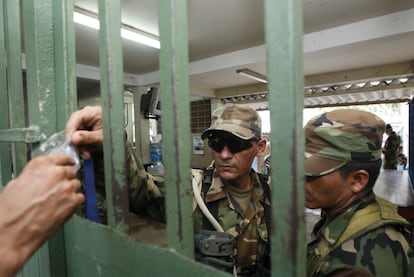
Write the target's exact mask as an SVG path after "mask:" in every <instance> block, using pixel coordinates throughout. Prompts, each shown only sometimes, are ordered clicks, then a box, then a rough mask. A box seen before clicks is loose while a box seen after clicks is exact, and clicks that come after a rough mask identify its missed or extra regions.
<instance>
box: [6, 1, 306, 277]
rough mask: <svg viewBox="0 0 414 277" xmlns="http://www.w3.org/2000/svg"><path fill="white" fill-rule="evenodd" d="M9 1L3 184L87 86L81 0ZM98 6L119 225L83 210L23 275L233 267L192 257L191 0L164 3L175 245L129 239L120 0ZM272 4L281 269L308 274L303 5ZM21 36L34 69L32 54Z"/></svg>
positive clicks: (112, 192)
mask: <svg viewBox="0 0 414 277" xmlns="http://www.w3.org/2000/svg"><path fill="white" fill-rule="evenodd" d="M0 4H1V5H0V18H2V20H0V59H1V60H0V72H1V74H0V97H1V99H7V101H0V114H1V116H0V180H1V185H2V186H4V185H5V184H6V183H7V182H8V181H9V180H10V179H12V178H13V177H14V175H13V174H18V173H19V172H20V171H21V170H22V168H23V166H24V164H25V163H26V159H27V151H30V149H32V148H33V147H35V146H36V145H37V143H39V142H40V141H41V140H43V139H44V138H46V137H48V136H50V135H51V134H53V133H55V132H57V131H59V130H62V129H64V126H65V122H66V120H67V118H68V116H69V115H70V113H71V112H72V111H74V110H76V109H77V93H76V73H75V70H76V62H75V36H74V23H73V20H72V18H73V9H74V2H73V0H66V1H54V0H23V1H22V6H20V3H19V1H15V0H0ZM98 4H99V19H100V47H99V53H100V61H101V62H100V63H101V66H100V70H101V96H102V98H103V111H104V113H103V119H104V136H105V138H106V139H105V142H104V156H105V174H106V175H105V179H106V180H107V182H106V184H105V185H106V191H107V195H106V198H107V201H108V203H107V204H108V226H104V225H100V224H96V223H94V222H91V221H88V220H86V219H84V218H82V217H80V216H78V215H74V216H73V217H72V218H71V220H69V221H68V222H67V223H66V224H65V226H64V228H62V229H61V230H60V231H59V232H58V233H57V234H56V235H55V236H54V237H53V238H52V239H51V240H49V241H48V242H47V243H46V244H45V245H44V246H42V248H41V249H40V250H39V251H37V252H36V254H35V255H34V256H33V257H32V258H31V259H30V261H29V262H28V263H27V264H26V265H25V267H24V269H23V270H22V271H21V272H20V273H19V276H23V277H24V276H42V277H44V276H76V277H78V276H111V277H112V276H136V275H138V274H139V275H143V276H147V275H150V276H165V275H171V276H178V275H182V274H183V273H184V274H186V275H187V274H189V275H195V274H197V275H200V276H229V274H226V273H224V272H221V271H217V270H215V269H214V268H211V267H208V266H205V265H203V264H200V263H197V262H195V261H194V257H193V256H194V254H193V249H194V243H193V231H192V217H191V198H192V193H191V186H190V184H191V176H190V171H189V168H190V155H191V149H190V148H189V147H188V145H191V143H190V129H189V126H190V122H189V111H190V108H189V102H190V100H189V99H190V98H189V95H190V93H189V79H188V72H189V71H188V62H189V57H188V34H187V29H188V22H187V1H186V0H159V1H158V7H159V18H160V21H159V26H160V27H159V29H160V38H161V50H160V51H161V52H160V76H161V88H162V89H161V91H162V95H161V103H162V110H163V120H162V130H163V137H164V141H168V142H169V144H168V146H167V145H164V149H165V153H164V156H165V161H166V164H168V166H166V172H165V179H166V180H165V182H166V188H167V191H166V193H167V202H166V205H167V211H168V214H167V241H168V247H167V248H158V247H156V246H152V245H146V244H142V243H138V242H136V241H135V240H133V239H132V238H131V237H129V236H128V229H129V223H128V188H127V185H126V178H125V159H124V143H123V130H122V129H121V128H122V126H124V124H123V120H124V118H123V93H122V92H123V83H122V80H123V72H122V47H121V37H120V27H121V25H120V18H121V16H120V1H119V0H118V1H115V0H111V1H109V0H99V3H98ZM264 7H265V8H264V9H265V18H264V22H265V31H266V50H267V60H268V76H269V77H268V78H269V84H268V92H269V107H270V113H271V118H272V119H273V120H272V122H271V128H272V130H278V132H274V133H272V136H271V144H272V145H282V143H283V146H284V147H280V148H278V147H272V150H271V151H272V152H271V154H272V161H271V162H272V177H273V178H272V179H273V180H278V181H277V182H276V183H274V184H273V193H272V201H273V203H277V204H275V205H273V208H272V234H271V238H272V239H271V257H272V258H271V262H272V268H273V270H272V276H304V275H305V259H306V258H305V242H306V239H305V219H304V190H303V182H304V177H303V176H304V171H303V160H304V158H303V148H304V147H303V144H304V140H303V130H302V110H303V69H302V52H303V50H302V34H303V32H302V3H301V1H294V0H286V1H274V0H265V6H264ZM21 19H24V20H23V22H24V25H23V28H22V30H23V34H21V32H20V27H21V26H20V25H21V23H20V22H21ZM22 37H24V41H25V44H24V48H25V51H24V52H25V64H26V68H24V63H22V61H21V56H22V51H21V48H22ZM24 74H25V75H24ZM23 76H26V83H24V82H23V79H24V78H23ZM24 84H27V85H26V87H27V89H26V91H27V93H26V94H25V93H24V87H23V85H24ZM167 92H168V93H167ZM25 95H26V97H25ZM26 111H27V112H26ZM58 111H59V112H58ZM62 111H63V112H62ZM22 114H27V118H24V117H22ZM120 123H121V124H120ZM12 169H13V170H12ZM282 207H283V208H282ZM160 265H162V266H160Z"/></svg>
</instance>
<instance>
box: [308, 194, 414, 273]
mask: <svg viewBox="0 0 414 277" xmlns="http://www.w3.org/2000/svg"><path fill="white" fill-rule="evenodd" d="M382 201H386V200H382ZM386 202H387V203H388V204H386V205H385V206H384V207H383V206H381V205H378V200H377V199H376V197H375V196H374V195H373V194H371V195H369V196H368V197H367V198H365V199H363V200H362V201H358V202H357V203H354V204H353V205H352V206H350V207H348V208H347V209H346V210H344V211H343V212H342V213H339V214H338V215H337V216H336V217H335V218H333V219H332V220H330V221H325V220H324V219H322V220H321V221H319V222H318V223H317V224H316V225H315V227H314V230H313V233H312V236H313V237H312V238H313V240H312V241H311V242H310V243H309V244H308V255H307V256H308V259H307V260H308V265H307V267H308V274H307V275H308V276H414V252H413V249H412V247H411V246H410V244H409V242H408V238H407V232H406V231H405V229H404V227H405V226H404V225H405V223H408V222H407V221H405V220H404V219H403V218H399V217H398V215H395V214H396V212H394V211H396V210H395V209H393V210H391V208H392V207H394V208H396V207H395V205H393V204H391V203H389V202H388V201H386ZM372 205H375V206H380V210H381V217H383V215H384V214H386V215H391V216H390V217H389V218H392V219H393V220H389V221H386V219H383V218H381V219H380V220H379V222H377V223H375V224H370V226H368V227H364V228H363V229H361V230H359V232H357V233H356V234H355V235H354V236H351V237H350V238H349V239H346V240H344V241H343V240H342V239H341V236H342V235H343V233H345V232H346V229H347V226H348V225H350V222H351V219H352V217H353V215H355V214H356V213H357V212H360V211H362V210H364V209H367V208H368V207H369V206H371V207H372ZM352 220H354V219H352ZM399 222H400V223H399ZM339 240H341V241H342V242H340V243H339V244H338V245H337V246H335V247H333V245H336V244H337V242H338V241H339ZM323 244H325V246H326V247H327V248H328V249H329V251H326V253H327V254H326V255H325V254H322V252H325V251H322V248H321V247H320V246H321V245H323ZM315 261H316V263H315V264H316V266H312V265H311V264H312V263H313V262H315Z"/></svg>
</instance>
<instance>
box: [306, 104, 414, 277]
mask: <svg viewBox="0 0 414 277" xmlns="http://www.w3.org/2000/svg"><path fill="white" fill-rule="evenodd" d="M384 125H385V123H384V122H383V121H382V120H381V119H380V118H379V117H377V116H376V115H374V114H372V113H368V112H363V111H358V110H352V109H346V110H345V109H344V110H336V111H332V112H328V113H324V114H322V115H319V116H317V117H314V118H313V119H311V120H310V121H309V122H308V123H307V124H306V126H305V135H306V145H305V149H306V154H305V155H306V160H305V171H306V183H305V190H306V206H307V207H308V208H311V209H315V208H321V209H322V219H321V220H320V221H319V222H318V223H317V224H316V225H315V227H314V230H313V232H312V241H311V242H310V243H309V244H308V254H307V257H308V261H307V273H308V274H307V276H414V252H413V249H412V247H411V246H410V245H409V241H408V233H407V232H406V231H405V228H406V227H409V226H410V224H409V223H408V222H407V221H406V220H405V219H404V218H402V217H400V216H399V215H398V213H397V207H396V206H395V205H394V204H392V203H390V202H388V201H387V200H385V199H382V198H380V197H378V196H376V195H375V194H374V192H373V186H374V184H375V181H376V179H377V177H378V174H379V172H380V168H381V141H382V136H383V132H384Z"/></svg>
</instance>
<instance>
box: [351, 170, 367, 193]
mask: <svg viewBox="0 0 414 277" xmlns="http://www.w3.org/2000/svg"><path fill="white" fill-rule="evenodd" d="M349 177H350V178H351V191H352V192H353V193H355V194H357V193H359V192H361V191H363V190H364V189H365V188H366V186H367V184H368V181H369V173H368V171H366V170H362V169H360V170H355V171H354V172H352V173H351V174H350V176H349Z"/></svg>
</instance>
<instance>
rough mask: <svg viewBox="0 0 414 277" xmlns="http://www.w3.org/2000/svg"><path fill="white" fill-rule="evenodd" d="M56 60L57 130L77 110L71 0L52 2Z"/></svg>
mask: <svg viewBox="0 0 414 277" xmlns="http://www.w3.org/2000/svg"><path fill="white" fill-rule="evenodd" d="M53 5H54V7H53V10H54V12H53V14H54V19H53V20H54V27H55V30H58V31H56V32H55V61H56V106H57V110H58V111H60V112H59V113H58V114H57V126H58V130H63V129H64V128H65V124H66V121H67V119H68V117H69V116H70V114H71V113H72V112H73V111H75V110H77V107H78V95H77V91H76V57H75V25H74V22H73V5H74V4H73V0H66V1H55V2H54V3H53Z"/></svg>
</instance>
